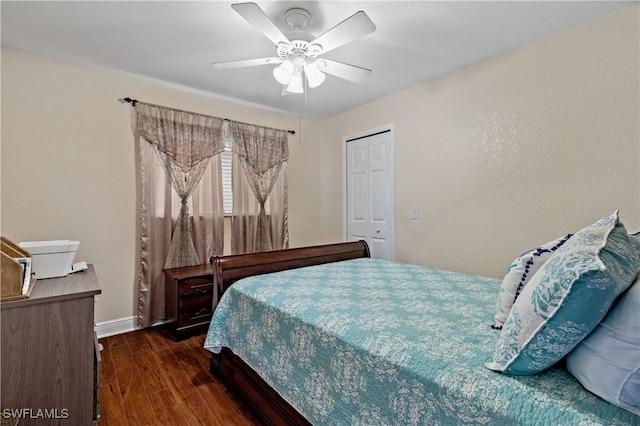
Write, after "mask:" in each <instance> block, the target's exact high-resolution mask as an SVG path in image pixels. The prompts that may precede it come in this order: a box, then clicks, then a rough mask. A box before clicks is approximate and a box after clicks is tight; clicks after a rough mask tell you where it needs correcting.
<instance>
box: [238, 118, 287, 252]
mask: <svg viewBox="0 0 640 426" xmlns="http://www.w3.org/2000/svg"><path fill="white" fill-rule="evenodd" d="M229 128H230V129H231V135H232V138H233V141H232V151H233V154H234V155H233V169H232V170H233V171H232V174H233V179H232V192H233V214H232V220H231V251H232V253H248V252H256V251H267V250H276V249H282V248H287V247H288V246H289V230H288V222H287V221H288V217H287V209H288V206H287V179H286V162H287V160H288V158H289V147H288V140H287V132H286V131H284V130H279V129H272V128H267V127H260V126H254V125H250V124H244V123H237V122H231V123H229ZM238 166H239V167H238Z"/></svg>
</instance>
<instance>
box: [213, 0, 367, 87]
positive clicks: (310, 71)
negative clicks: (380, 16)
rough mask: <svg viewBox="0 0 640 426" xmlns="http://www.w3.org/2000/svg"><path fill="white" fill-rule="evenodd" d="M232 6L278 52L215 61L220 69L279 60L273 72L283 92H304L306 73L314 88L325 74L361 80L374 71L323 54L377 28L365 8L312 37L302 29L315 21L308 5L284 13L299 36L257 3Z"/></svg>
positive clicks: (268, 63)
mask: <svg viewBox="0 0 640 426" xmlns="http://www.w3.org/2000/svg"><path fill="white" fill-rule="evenodd" d="M231 7H232V8H233V9H234V10H235V11H236V12H238V13H239V14H240V15H241V16H242V17H243V18H244V19H246V20H247V21H249V23H251V24H252V25H253V26H254V27H256V28H257V29H258V31H260V32H262V34H264V35H265V36H266V37H267V38H268V39H269V40H271V41H272V42H273V43H274V44H275V45H276V55H277V56H275V57H268V58H259V59H247V60H242V61H230V62H217V63H214V65H215V66H216V67H217V68H219V69H233V68H243V67H253V66H257V65H273V64H279V66H278V67H276V68H274V70H273V76H274V78H275V79H276V80H277V81H278V83H280V84H282V85H283V94H286V93H303V92H304V86H303V75H304V76H305V78H306V81H307V84H308V85H309V87H311V88H313V87H317V86H319V85H320V84H322V82H323V81H324V79H325V74H331V75H334V76H336V77H339V78H342V79H345V80H349V81H352V82H355V83H360V82H362V81H363V80H364V78H365V77H366V76H367V75H369V74H370V73H371V70H369V69H366V68H362V67H358V66H355V65H349V64H345V63H343V62H336V61H332V60H329V59H325V58H319V56H320V55H322V54H324V53H326V52H328V51H330V50H333V49H335V48H337V47H340V46H342V45H345V44H347V43H350V42H352V41H354V40H356V39H358V38H360V37H363V36H365V35H367V34H370V33H372V32H374V31H375V30H376V26H375V25H374V23H373V22H372V21H371V19H369V17H368V16H367V14H366V13H364V12H363V11H359V12H356V13H354V14H353V15H351V16H350V17H348V18H347V19H345V20H344V21H342V22H340V23H339V24H338V25H336V26H335V27H333V28H331V29H330V30H328V31H326V32H325V33H324V34H322V35H321V36H319V37H317V38H316V39H314V40H312V41H309V40H305V39H304V38H305V33H302V30H303V29H304V28H305V27H306V26H307V25H308V24H309V22H310V21H311V14H310V13H309V12H308V11H307V10H305V9H302V8H297V7H296V8H291V9H288V10H287V11H286V12H285V13H284V21H285V23H286V24H287V25H288V26H289V27H290V28H291V29H292V30H294V31H295V33H294V34H295V36H296V38H295V39H293V40H289V39H288V38H287V37H286V36H285V35H284V34H283V33H282V32H281V31H280V30H279V29H278V27H277V26H276V25H275V24H274V23H273V21H271V19H269V17H268V16H267V15H266V14H265V13H264V12H263V10H262V9H261V8H260V7H259V6H258V5H257V4H255V3H236V4H232V5H231Z"/></svg>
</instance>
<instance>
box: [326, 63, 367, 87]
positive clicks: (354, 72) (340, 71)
mask: <svg viewBox="0 0 640 426" xmlns="http://www.w3.org/2000/svg"><path fill="white" fill-rule="evenodd" d="M320 60H321V61H324V62H325V63H326V65H325V66H324V68H322V69H321V70H320V71H322V72H324V73H327V74H331V75H335V76H336V77H340V78H343V79H345V80H349V81H353V82H354V83H362V82H363V81H364V79H365V77H366V76H368V75H369V74H371V70H369V69H366V68H362V67H357V66H355V65H349V64H345V63H343V62H336V61H330V60H329V59H324V58H323V59H320Z"/></svg>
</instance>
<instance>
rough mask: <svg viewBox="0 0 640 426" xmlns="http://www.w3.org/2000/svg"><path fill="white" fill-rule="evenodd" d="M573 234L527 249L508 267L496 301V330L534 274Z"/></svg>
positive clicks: (502, 323)
mask: <svg viewBox="0 0 640 426" xmlns="http://www.w3.org/2000/svg"><path fill="white" fill-rule="evenodd" d="M572 235H573V234H567V235H565V236H564V237H561V238H558V239H556V240H553V241H549V242H548V243H546V244H543V245H542V246H540V247H536V248H533V249H531V250H527V251H525V252H524V253H522V254H521V255H520V256H518V258H517V259H516V260H514V261H513V263H512V264H511V265H510V266H509V268H507V273H506V275H505V276H504V278H503V280H502V285H501V286H500V293H499V294H498V301H497V302H496V307H495V310H496V314H495V316H494V319H495V323H494V324H493V325H492V326H491V327H492V328H495V329H496V330H500V329H502V326H503V325H504V322H505V320H506V319H507V316H509V311H511V307H512V306H513V304H514V303H515V301H516V299H517V298H518V296H519V295H520V292H521V291H522V290H523V289H524V287H525V286H526V285H527V283H528V282H529V280H530V279H531V277H532V276H533V274H535V273H536V272H537V271H538V269H540V267H541V266H542V265H543V264H544V263H545V262H546V261H547V259H549V258H550V257H551V255H552V254H553V252H554V251H556V250H557V249H558V247H560V246H561V245H563V244H564V243H565V242H567V240H568V239H569V238H571V236H572Z"/></svg>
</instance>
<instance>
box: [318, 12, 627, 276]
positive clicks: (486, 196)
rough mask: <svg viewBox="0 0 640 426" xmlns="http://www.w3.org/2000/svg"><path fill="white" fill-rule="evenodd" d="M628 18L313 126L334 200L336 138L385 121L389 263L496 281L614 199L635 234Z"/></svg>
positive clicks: (337, 189) (612, 205)
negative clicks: (391, 166) (389, 170)
mask: <svg viewBox="0 0 640 426" xmlns="http://www.w3.org/2000/svg"><path fill="white" fill-rule="evenodd" d="M639 22H640V20H639V15H638V8H632V9H630V10H627V11H625V12H623V13H621V14H618V15H615V16H613V17H609V18H607V19H604V20H602V21H598V22H595V23H593V24H590V25H586V26H583V27H581V28H578V29H575V30H573V31H570V32H567V33H564V34H561V35H558V36H556V37H553V38H551V39H548V40H544V41H541V42H538V43H536V44H533V45H531V46H528V47H526V48H523V49H520V50H517V51H514V52H511V53H508V54H505V55H503V56H501V57H497V58H493V59H491V60H487V61H485V62H483V63H480V64H477V65H475V66H472V67H469V68H467V69H464V70H461V71H459V72H456V73H454V74H451V75H448V76H445V77H442V78H439V79H437V80H434V81H430V82H426V83H424V84H422V85H419V86H417V87H414V88H411V89H409V90H406V91H403V92H401V93H398V94H395V95H393V96H390V97H387V98H385V99H381V100H379V101H377V102H374V103H371V104H368V105H365V106H363V107H360V108H357V109H353V110H351V111H349V112H347V113H344V114H341V115H338V116H336V117H333V118H330V119H327V120H325V121H323V122H321V123H320V128H321V129H322V133H321V135H320V136H319V140H318V141H316V142H315V143H318V144H325V145H330V146H331V147H332V148H331V149H332V150H333V154H334V157H333V160H330V161H328V162H325V163H323V164H324V166H325V167H326V169H325V170H326V171H327V174H328V175H332V176H333V177H334V179H333V182H332V188H333V195H332V197H333V198H334V199H335V200H339V199H340V197H341V196H342V194H341V188H342V186H341V181H340V180H339V179H338V178H337V176H338V175H339V173H341V156H340V155H341V154H340V149H341V146H342V145H341V144H342V138H343V137H344V136H346V135H350V134H354V133H358V132H361V131H364V130H367V129H373V128H378V127H380V126H383V125H385V124H389V123H393V124H394V128H395V194H396V198H395V202H396V254H397V260H399V261H402V262H410V263H417V264H423V265H431V266H436V267H441V268H446V269H453V270H457V271H463V272H470V273H476V274H482V275H489V276H495V277H500V276H502V275H503V273H504V269H505V268H506V266H508V264H509V263H510V262H511V260H512V259H513V258H514V257H515V256H517V255H518V254H519V253H521V252H522V251H524V250H526V249H528V248H531V247H533V246H535V245H536V244H538V243H544V242H546V241H549V240H551V239H554V238H556V237H559V236H561V235H563V234H566V233H568V232H575V231H577V230H579V229H581V228H582V227H584V226H585V225H587V224H589V223H591V222H593V221H595V220H597V219H599V218H600V217H602V216H605V215H607V214H610V213H611V212H612V211H614V210H615V209H620V215H621V218H622V221H623V223H625V224H626V225H627V228H628V230H629V231H637V230H639V229H640V142H639V132H638V127H639V122H640V115H639V107H638V103H639V99H640V81H639V75H640V67H639V52H640V46H639V43H640V41H639V25H640V24H639ZM331 165H333V170H329V168H330V167H331ZM414 206H415V207H418V208H419V209H420V219H419V220H410V219H409V217H410V209H411V207H414ZM328 213H330V214H332V215H334V216H335V217H339V216H338V215H339V214H340V211H339V206H336V208H334V209H332V210H331V211H330V212H328Z"/></svg>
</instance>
